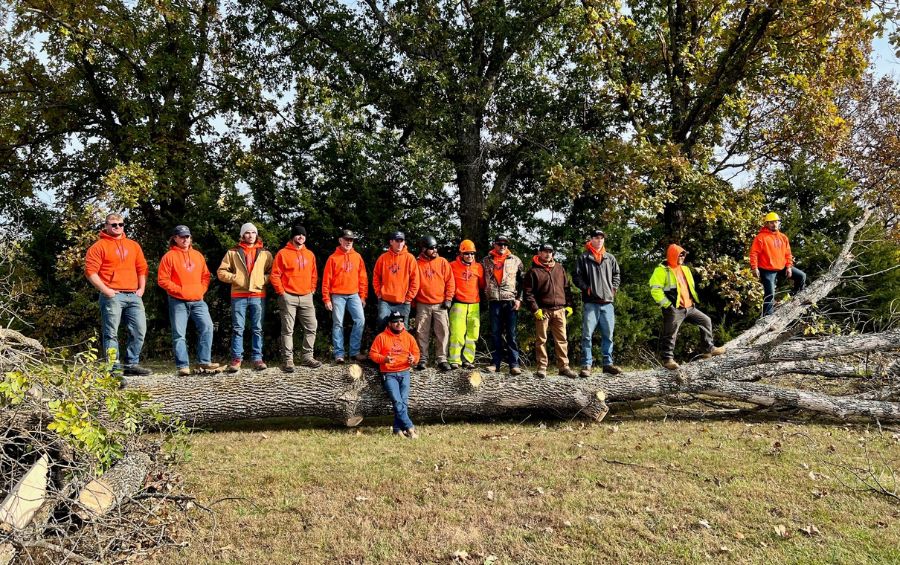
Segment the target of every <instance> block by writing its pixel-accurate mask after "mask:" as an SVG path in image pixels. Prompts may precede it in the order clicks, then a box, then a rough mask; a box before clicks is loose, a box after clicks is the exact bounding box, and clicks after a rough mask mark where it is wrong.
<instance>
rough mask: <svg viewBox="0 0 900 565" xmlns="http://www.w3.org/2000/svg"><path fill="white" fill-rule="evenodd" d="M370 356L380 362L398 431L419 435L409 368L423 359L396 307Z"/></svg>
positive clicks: (375, 342)
mask: <svg viewBox="0 0 900 565" xmlns="http://www.w3.org/2000/svg"><path fill="white" fill-rule="evenodd" d="M369 359H371V360H372V361H374V362H376V363H378V367H379V369H380V370H381V378H382V379H384V389H385V391H387V394H388V396H389V397H390V398H391V404H393V407H394V425H393V431H394V433H395V434H400V435H403V436H406V437H408V438H410V439H416V438H417V437H419V434H418V432H416V426H415V424H413V423H412V420H410V419H409V414H408V413H407V405H408V404H409V369H410V367H412V366H413V365H415V364H416V363H418V362H419V346H418V345H417V344H416V340H415V339H413V337H412V336H411V335H409V332H408V331H406V325H405V324H404V322H403V314H402V313H401V312H399V311H398V310H394V311H393V312H391V313H390V314H389V315H388V327H387V328H386V329H385V330H384V331H383V332H381V333H380V334H378V336H377V337H376V338H375V341H374V342H372V347H371V349H369Z"/></svg>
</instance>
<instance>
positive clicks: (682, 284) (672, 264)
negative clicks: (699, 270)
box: [666, 243, 694, 308]
mask: <svg viewBox="0 0 900 565" xmlns="http://www.w3.org/2000/svg"><path fill="white" fill-rule="evenodd" d="M682 251H684V248H683V247H681V246H680V245H676V244H674V243H673V244H671V245H669V248H668V249H667V250H666V264H668V265H669V268H670V269H672V272H673V273H675V284H677V285H678V301H679V302H680V303H681V304H676V305H675V306H676V307H677V308H690V307H691V306H693V305H694V301H693V300H691V292H690V290H689V288H690V287H688V282H687V279H686V278H684V271H683V270H682V269H681V266H680V265H679V264H678V256H679V255H681V252H682Z"/></svg>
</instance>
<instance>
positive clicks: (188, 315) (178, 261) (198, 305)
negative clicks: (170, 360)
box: [156, 226, 219, 377]
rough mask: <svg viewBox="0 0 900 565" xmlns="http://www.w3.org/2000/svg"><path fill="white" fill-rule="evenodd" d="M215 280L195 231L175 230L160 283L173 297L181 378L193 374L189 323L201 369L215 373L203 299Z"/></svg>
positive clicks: (162, 264) (159, 274) (209, 324)
mask: <svg viewBox="0 0 900 565" xmlns="http://www.w3.org/2000/svg"><path fill="white" fill-rule="evenodd" d="M210 279H211V276H210V274H209V268H208V267H207V266H206V259H204V258H203V254H201V253H200V252H199V251H197V250H196V249H194V247H193V245H192V240H191V230H190V229H188V227H187V226H175V229H174V230H172V236H171V237H169V251H168V252H167V253H166V254H165V255H163V258H162V260H160V262H159V271H158V272H157V275H156V281H157V284H159V286H161V287H162V288H163V290H165V291H166V293H168V295H169V322H170V323H171V324H172V348H173V349H174V350H175V367H176V368H177V369H178V375H179V376H183V377H184V376H187V375H190V374H191V369H190V363H189V358H188V350H187V340H186V339H185V334H186V333H187V323H188V319H190V320H192V321H193V322H194V327H195V328H196V329H197V366H198V367H199V368H200V369H201V370H203V371H215V370H217V369H218V368H219V364H218V363H212V362H211V361H212V359H211V355H212V339H213V323H212V318H211V317H210V315H209V307H208V306H207V305H206V302H205V301H204V300H203V295H204V294H206V290H207V289H208V288H209V281H210Z"/></svg>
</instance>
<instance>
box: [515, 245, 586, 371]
mask: <svg viewBox="0 0 900 565" xmlns="http://www.w3.org/2000/svg"><path fill="white" fill-rule="evenodd" d="M553 251H554V249H553V246H552V245H550V244H549V243H544V244H542V245H541V246H540V248H538V254H537V255H535V256H534V257H533V258H532V265H531V268H530V269H529V270H528V272H527V273H526V274H525V281H524V283H523V285H522V286H523V287H524V289H525V304H526V305H527V306H528V309H529V310H531V312H532V313H533V314H534V319H535V322H534V355H535V361H536V362H537V372H535V374H534V376H535V377H538V378H544V377H546V376H547V364H548V359H547V328H548V327H549V328H550V331H551V332H552V333H553V343H554V345H555V346H556V364H557V366H558V367H559V374H560V375H563V376H565V377H575V376H576V375H575V371H573V370H572V369H570V368H569V341H568V338H567V337H566V318H568V317H569V316H571V315H572V304H573V300H572V289H571V288H569V277H568V276H567V275H566V270H565V269H564V268H563V266H562V265H561V264H560V263H558V262H557V261H556V260H555V259H554V257H553Z"/></svg>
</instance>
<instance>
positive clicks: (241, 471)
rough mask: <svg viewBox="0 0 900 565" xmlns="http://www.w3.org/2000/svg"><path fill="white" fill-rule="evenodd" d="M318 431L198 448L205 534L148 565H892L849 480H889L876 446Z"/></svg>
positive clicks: (898, 449) (732, 435)
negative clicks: (859, 473)
mask: <svg viewBox="0 0 900 565" xmlns="http://www.w3.org/2000/svg"><path fill="white" fill-rule="evenodd" d="M322 426H323V424H322V423H320V422H318V423H308V422H298V421H291V422H269V423H264V424H259V425H256V426H255V427H252V428H247V427H246V426H245V427H244V428H243V431H231V430H227V429H225V430H220V431H217V432H215V433H203V434H198V435H196V436H195V438H194V446H193V459H192V460H191V461H189V462H188V463H185V464H184V465H183V468H182V471H183V473H184V474H185V476H186V482H187V488H188V490H189V491H192V492H193V493H194V494H196V495H197V497H198V500H199V501H200V502H201V503H202V504H207V505H212V509H213V510H214V516H213V515H210V514H207V513H204V512H202V511H200V510H196V511H195V512H196V516H195V518H197V519H198V520H199V524H200V527H199V528H198V529H197V530H196V531H195V532H194V536H193V538H192V539H191V540H190V542H191V543H190V545H189V546H188V547H186V548H184V549H182V550H178V551H168V552H166V553H164V554H162V555H158V556H157V557H156V559H157V561H158V562H160V563H166V564H170V563H190V564H194V563H257V564H269V563H325V562H329V563H335V562H339V563H350V562H354V563H361V562H366V563H414V562H415V563H419V562H449V561H452V560H453V559H454V557H453V556H454V554H457V555H458V556H461V555H462V554H458V553H457V552H465V553H466V554H467V555H468V557H467V560H468V562H471V563H483V562H488V563H490V562H496V563H513V562H515V563H582V562H584V563H596V562H606V563H641V562H654V561H655V562H695V561H704V562H709V561H726V562H756V563H760V562H766V563H768V562H821V561H830V562H839V563H873V562H875V563H877V562H881V563H889V562H890V563H896V562H898V561H900V526H898V519H897V518H898V517H900V505H898V504H897V502H896V500H893V499H891V498H890V497H887V496H882V495H879V494H875V493H873V492H871V491H864V490H860V485H859V484H858V483H855V482H853V480H852V475H851V474H850V473H849V472H848V471H847V469H846V468H847V467H850V466H855V467H866V466H870V465H873V464H874V465H877V466H882V465H885V464H886V465H888V466H890V467H892V468H900V435H898V434H896V433H893V432H889V431H879V430H878V429H876V428H865V427H854V426H839V425H831V426H819V425H812V424H810V425H807V424H778V423H772V422H761V423H760V422H757V423H745V422H723V421H715V422H696V421H671V420H670V421H663V420H662V419H661V418H658V417H654V416H653V415H650V416H645V417H644V418H643V419H641V418H634V417H630V416H629V417H627V418H623V419H617V418H615V417H613V418H611V419H609V420H608V421H607V422H604V423H603V424H599V425H587V426H582V424H580V423H578V422H572V423H557V422H548V424H547V426H546V427H545V426H544V425H542V424H540V423H539V422H532V421H529V422H526V423H524V424H517V423H497V424H465V423H458V424H446V425H426V426H422V427H421V428H420V429H421V431H422V432H423V434H422V438H421V439H420V440H419V441H410V440H404V439H400V438H396V437H392V436H391V435H390V433H389V429H388V427H387V423H385V424H384V425H377V426H375V425H371V427H364V428H362V429H361V430H360V431H348V430H343V429H337V428H328V427H322ZM888 486H893V487H894V488H896V487H897V485H893V484H892V483H888ZM232 497H233V498H232ZM780 527H783V528H784V530H783V531H784V535H780V534H779V533H778V532H777V530H779V529H780ZM802 529H806V532H804V531H802ZM810 533H811V534H812V535H809V534H810ZM465 559H466V558H463V557H457V560H465Z"/></svg>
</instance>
